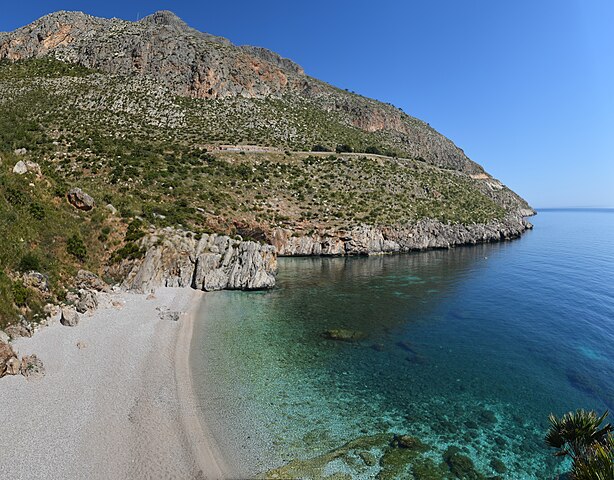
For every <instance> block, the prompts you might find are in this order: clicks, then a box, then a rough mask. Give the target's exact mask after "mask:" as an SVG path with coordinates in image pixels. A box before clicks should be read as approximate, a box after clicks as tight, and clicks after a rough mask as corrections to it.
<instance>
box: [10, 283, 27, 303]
mask: <svg viewBox="0 0 614 480" xmlns="http://www.w3.org/2000/svg"><path fill="white" fill-rule="evenodd" d="M12 291H13V301H14V302H15V304H16V305H17V306H19V307H25V306H26V304H27V303H28V296H29V295H28V294H29V292H28V289H27V288H26V287H25V286H24V284H23V283H21V282H14V283H13V288H12Z"/></svg>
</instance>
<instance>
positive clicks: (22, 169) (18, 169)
mask: <svg viewBox="0 0 614 480" xmlns="http://www.w3.org/2000/svg"><path fill="white" fill-rule="evenodd" d="M13 173H16V174H17V175H24V174H26V173H28V167H27V166H26V162H24V161H23V160H19V161H18V162H17V163H16V164H15V166H14V167H13Z"/></svg>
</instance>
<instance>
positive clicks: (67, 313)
mask: <svg viewBox="0 0 614 480" xmlns="http://www.w3.org/2000/svg"><path fill="white" fill-rule="evenodd" d="M60 323H61V324H62V325H64V326H66V327H75V326H77V325H78V324H79V314H78V313H77V311H76V310H75V309H73V308H71V307H63V308H62V316H61V317H60Z"/></svg>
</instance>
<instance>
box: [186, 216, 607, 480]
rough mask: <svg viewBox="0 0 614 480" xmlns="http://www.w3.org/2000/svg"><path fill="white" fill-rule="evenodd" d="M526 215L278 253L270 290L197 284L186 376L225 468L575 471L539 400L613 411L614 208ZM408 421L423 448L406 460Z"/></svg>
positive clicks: (496, 474)
mask: <svg viewBox="0 0 614 480" xmlns="http://www.w3.org/2000/svg"><path fill="white" fill-rule="evenodd" d="M531 222H532V223H534V226H535V227H534V229H533V230H531V231H527V232H526V233H525V234H524V235H523V236H522V237H521V238H519V239H516V240H512V241H506V242H501V243H489V244H483V245H476V246H464V247H457V248H452V249H449V250H431V251H426V252H416V253H409V254H399V255H380V256H371V257H350V258H325V257H305V258H280V259H279V272H278V276H277V286H276V287H275V288H274V289H272V290H270V291H261V292H216V293H210V294H206V295H205V296H204V297H205V298H204V300H203V304H202V308H201V314H200V316H199V318H198V321H197V322H196V324H195V330H194V336H193V341H192V346H191V353H190V362H191V368H192V374H193V381H194V389H195V392H196V396H197V398H198V400H199V401H198V403H199V406H200V409H201V411H202V420H203V422H204V424H205V425H206V427H207V429H208V430H209V431H210V432H211V434H212V435H213V437H214V438H215V439H216V442H217V444H218V445H219V448H220V450H221V451H222V453H223V455H224V456H225V458H226V460H227V462H228V464H229V465H231V467H232V468H233V470H234V472H235V474H236V475H237V476H238V477H241V478H253V477H256V476H260V477H266V476H267V475H268V476H271V477H274V476H275V474H277V475H278V478H284V477H285V475H290V474H289V472H297V471H300V472H302V473H301V478H327V477H330V478H357V479H361V478H365V479H368V478H416V479H418V478H422V479H437V478H457V476H459V475H461V476H462V475H464V474H466V475H468V476H467V477H466V478H505V479H523V480H524V479H539V480H543V479H553V478H556V477H557V475H558V474H561V473H563V472H565V471H566V470H568V467H569V465H568V464H567V463H566V462H565V461H564V460H562V459H560V458H557V457H555V456H554V455H553V453H554V451H553V450H552V449H550V448H548V446H547V445H546V443H545V441H544V435H545V433H546V431H547V429H548V415H549V414H551V413H553V414H555V415H562V414H564V413H565V412H568V411H571V410H575V409H579V408H583V409H593V410H596V411H597V412H599V413H601V412H604V411H605V410H607V409H610V410H614V210H603V209H602V210H598V209H581V210H580V209H576V210H540V211H538V215H537V216H535V217H532V218H531ZM348 336H349V337H351V338H348V339H346V340H340V339H339V338H331V337H348ZM611 420H612V421H614V418H612V419H611ZM382 434H387V436H386V435H382ZM402 435H405V436H409V437H411V438H412V439H414V440H415V442H416V445H419V448H417V449H416V452H413V453H412V454H411V455H410V456H406V457H403V458H402V459H401V460H402V461H401V464H399V463H398V462H397V463H395V462H396V461H397V460H399V459H398V458H396V457H394V458H393V456H392V454H394V453H395V451H394V448H395V440H394V439H395V438H399V436H402ZM391 439H392V440H391ZM352 442H353V443H352ZM348 445H349V446H348ZM344 446H346V447H345V448H344ZM451 448H452V450H451ZM386 452H388V453H389V455H388V456H385V454H386ZM390 452H392V453H390ZM454 455H456V458H457V459H458V456H459V455H460V456H462V457H463V458H462V461H461V462H460V463H461V464H462V465H460V466H458V465H455V464H453V463H454V462H453V461H451V460H450V459H451V458H452V457H453V456H454ZM384 457H385V458H384ZM403 462H405V463H403ZM279 468H281V469H282V470H277V472H275V471H273V470H274V469H279ZM283 468H289V469H287V470H283ZM292 468H294V470H293V469H292ZM461 468H466V469H468V470H471V471H472V472H474V473H471V472H470V473H462V472H461V473H459V472H460V470H459V469H461ZM297 469H298V470H297ZM284 472H285V473H284ZM474 474H475V475H476V476H475V477H473V476H471V475H474ZM378 475H379V476H378ZM455 475H456V476H455ZM480 475H481V476H480ZM463 478H464V477H463Z"/></svg>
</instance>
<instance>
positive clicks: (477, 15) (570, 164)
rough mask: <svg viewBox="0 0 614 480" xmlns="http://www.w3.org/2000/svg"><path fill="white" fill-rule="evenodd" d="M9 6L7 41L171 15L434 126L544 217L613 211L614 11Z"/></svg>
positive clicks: (573, 7)
mask: <svg viewBox="0 0 614 480" xmlns="http://www.w3.org/2000/svg"><path fill="white" fill-rule="evenodd" d="M3 3H4V4H3V5H2V10H3V12H2V16H0V31H10V30H13V29H15V28H18V27H20V26H23V25H25V24H27V23H30V22H31V21H33V20H35V19H36V18H38V17H40V16H42V15H44V14H46V13H49V12H52V11H56V10H81V11H84V12H86V13H89V14H92V15H97V16H103V17H119V18H124V19H126V20H136V19H138V18H141V17H143V16H145V15H147V14H150V13H153V12H154V11H156V10H161V9H167V10H172V11H174V12H175V13H176V14H177V15H179V16H180V17H182V18H183V19H184V20H185V21H186V22H187V23H188V24H190V25H191V26H193V27H194V28H197V29H199V30H201V31H206V32H209V33H212V34H215V35H221V36H224V37H227V38H229V39H230V40H231V41H232V42H233V43H235V44H250V45H258V46H263V47H267V48H269V49H271V50H274V51H276V52H278V53H280V54H281V55H283V56H285V57H288V58H291V59H293V60H294V61H296V62H297V63H299V64H300V65H301V66H303V68H304V69H305V71H306V72H307V73H308V74H309V75H312V76H315V77H317V78H320V79H321V80H324V81H327V82H329V83H331V84H333V85H336V86H338V87H340V88H347V89H349V90H352V91H355V92H357V93H360V94H362V95H366V96H368V97H373V98H377V99H378V100H382V101H385V102H390V103H392V104H394V105H396V106H398V107H400V108H402V109H403V110H404V111H405V112H407V113H409V114H410V115H413V116H416V117H418V118H420V119H422V120H424V121H426V122H428V123H430V124H431V126H433V127H434V128H436V129H437V130H438V131H440V132H441V133H443V134H444V135H446V136H447V137H449V138H450V139H452V140H453V141H454V142H455V143H456V144H457V145H458V146H459V147H461V148H462V149H463V150H464V151H465V153H466V154H467V155H468V156H469V157H470V158H471V159H473V160H474V161H476V162H478V163H480V164H481V165H482V166H484V168H485V169H486V170H487V171H488V172H489V173H491V174H492V175H493V176H495V177H497V178H499V179H500V180H501V181H503V183H505V184H506V185H508V186H509V187H510V188H512V189H513V190H515V191H516V192H518V193H519V194H520V195H522V196H523V197H524V198H526V199H527V200H528V201H529V203H531V205H533V206H534V207H537V208H546V207H614V27H613V25H614V1H612V0H539V1H536V0H498V1H492V0H428V1H426V0H421V1H418V0H397V1H390V0H378V1H376V2H374V1H372V0H371V1H363V0H353V1H349V0H309V1H292V0H284V1H278V0H271V1H267V0H260V1H254V0H251V1H226V2H220V1H219V0H218V1H196V0H193V1H183V0H176V1H163V0H147V1H144V0H136V1H126V0H123V1H118V0H105V1H88V2H85V1H73V0H28V1H27V2H12V1H6V0H5V2H3Z"/></svg>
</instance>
